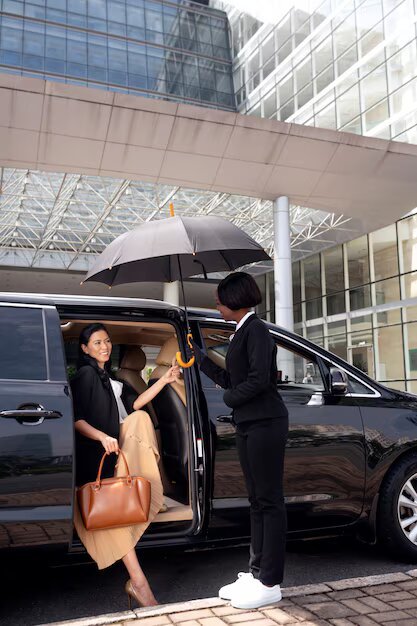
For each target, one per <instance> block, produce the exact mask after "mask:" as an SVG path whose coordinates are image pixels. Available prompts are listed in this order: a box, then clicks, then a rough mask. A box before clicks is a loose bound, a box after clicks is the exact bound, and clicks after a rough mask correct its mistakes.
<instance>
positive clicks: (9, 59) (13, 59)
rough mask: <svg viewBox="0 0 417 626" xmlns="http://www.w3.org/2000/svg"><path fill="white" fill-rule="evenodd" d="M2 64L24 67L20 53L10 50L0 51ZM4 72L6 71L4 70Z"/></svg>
mask: <svg viewBox="0 0 417 626" xmlns="http://www.w3.org/2000/svg"><path fill="white" fill-rule="evenodd" d="M0 63H1V64H2V65H16V66H18V67H19V66H20V65H22V55H21V53H20V52H10V50H0ZM2 72H4V69H2Z"/></svg>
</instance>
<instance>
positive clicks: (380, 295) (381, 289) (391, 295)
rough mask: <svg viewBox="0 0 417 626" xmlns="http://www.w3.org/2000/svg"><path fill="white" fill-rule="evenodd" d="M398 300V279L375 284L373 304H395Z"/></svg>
mask: <svg viewBox="0 0 417 626" xmlns="http://www.w3.org/2000/svg"><path fill="white" fill-rule="evenodd" d="M399 299H400V283H399V278H398V276H396V277H395V278H390V279H388V280H381V281H379V282H376V283H375V300H376V301H375V304H386V303H387V302H396V301H397V300H399Z"/></svg>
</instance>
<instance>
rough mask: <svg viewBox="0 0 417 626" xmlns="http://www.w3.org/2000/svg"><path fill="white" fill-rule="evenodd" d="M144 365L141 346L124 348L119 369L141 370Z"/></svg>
mask: <svg viewBox="0 0 417 626" xmlns="http://www.w3.org/2000/svg"><path fill="white" fill-rule="evenodd" d="M145 365H146V355H145V353H144V351H143V350H142V348H139V347H138V346H130V347H129V348H127V349H126V352H125V353H124V355H123V358H122V361H121V363H120V369H125V370H134V371H135V372H141V371H142V370H143V368H144V367H145Z"/></svg>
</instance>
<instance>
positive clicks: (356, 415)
mask: <svg viewBox="0 0 417 626" xmlns="http://www.w3.org/2000/svg"><path fill="white" fill-rule="evenodd" d="M272 334H273V336H274V338H275V340H276V342H277V346H278V379H279V380H278V390H279V392H280V394H281V396H282V399H283V400H284V402H285V404H286V406H287V408H288V412H289V435H288V442H287V448H286V454H285V472H284V491H285V496H286V502H287V512H288V526H289V529H290V530H304V529H314V528H324V527H332V526H339V525H345V524H350V523H352V522H354V521H355V520H356V519H357V518H358V517H359V515H360V514H361V512H362V507H363V498H364V489H365V459H366V456H365V441H364V431H363V424H362V418H361V413H360V410H359V407H358V406H357V403H356V400H355V399H354V398H353V397H351V396H350V395H349V394H348V395H333V394H332V393H330V391H329V389H328V387H327V384H328V383H327V376H326V369H325V367H327V366H325V365H324V362H323V361H322V359H321V358H320V356H319V355H318V354H316V353H314V351H313V350H310V349H308V348H307V347H306V346H304V345H303V344H302V343H300V342H299V341H297V338H296V337H294V340H291V339H290V338H288V337H283V336H281V337H280V335H279V333H274V332H273V333H272Z"/></svg>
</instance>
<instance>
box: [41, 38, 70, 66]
mask: <svg viewBox="0 0 417 626" xmlns="http://www.w3.org/2000/svg"><path fill="white" fill-rule="evenodd" d="M65 50H66V44H65V39H62V38H61V37H52V36H51V35H46V45H45V51H46V56H47V57H48V59H62V60H64V59H65V56H66V53H65ZM51 71H52V70H51Z"/></svg>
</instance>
